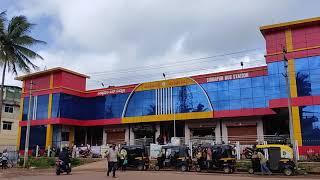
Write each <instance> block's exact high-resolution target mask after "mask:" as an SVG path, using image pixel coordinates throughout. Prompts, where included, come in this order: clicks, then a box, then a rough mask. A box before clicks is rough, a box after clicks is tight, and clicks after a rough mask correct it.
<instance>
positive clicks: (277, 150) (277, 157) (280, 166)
mask: <svg viewBox="0 0 320 180" xmlns="http://www.w3.org/2000/svg"><path fill="white" fill-rule="evenodd" d="M259 151H260V152H262V153H263V154H264V155H265V156H266V158H267V159H268V163H267V167H268V168H269V170H270V171H271V172H272V173H284V174H285V175H287V176H291V175H293V174H294V173H295V170H296V165H295V163H294V161H293V150H292V148H291V147H289V146H287V145H280V144H268V145H257V146H256V147H255V152H259ZM251 162H252V167H251V168H250V169H249V173H250V174H254V173H255V172H261V168H260V160H259V159H258V158H256V157H255V156H253V157H252V158H251Z"/></svg>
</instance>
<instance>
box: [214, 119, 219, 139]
mask: <svg viewBox="0 0 320 180" xmlns="http://www.w3.org/2000/svg"><path fill="white" fill-rule="evenodd" d="M214 134H215V137H216V143H217V144H221V129H220V122H218V123H217V125H216V128H215V129H214Z"/></svg>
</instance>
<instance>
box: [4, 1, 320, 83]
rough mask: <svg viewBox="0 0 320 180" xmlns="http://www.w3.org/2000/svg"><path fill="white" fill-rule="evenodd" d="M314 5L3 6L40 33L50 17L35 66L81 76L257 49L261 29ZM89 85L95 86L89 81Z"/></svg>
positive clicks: (219, 65) (303, 14)
mask: <svg viewBox="0 0 320 180" xmlns="http://www.w3.org/2000/svg"><path fill="white" fill-rule="evenodd" d="M316 4H317V5H316ZM319 4H320V2H319V1H308V3H305V2H302V1H297V0H283V1H278V0H265V1H250V0H239V1H233V0H225V1H216V0H214V1H212V0H203V1H183V0H181V1H180V0H176V1H172V0H158V1H149V0H137V1H124V0H91V1H87V0H67V1H62V0H46V1H43V0H20V1H17V3H16V4H13V5H12V7H10V8H9V9H10V10H11V11H13V12H14V14H25V15H26V16H28V17H30V18H31V20H33V21H35V23H37V24H39V22H40V24H39V26H38V28H39V27H41V28H44V27H42V26H41V21H40V19H41V18H43V17H49V18H50V21H52V22H51V23H49V24H50V25H49V26H48V27H47V29H44V31H48V32H49V34H50V36H52V37H53V38H52V39H53V41H52V42H50V44H49V45H48V46H47V47H45V48H43V49H42V50H41V51H40V52H39V53H40V54H41V55H42V56H44V57H45V59H46V60H45V61H44V62H41V63H40V65H41V67H42V68H43V67H44V66H46V67H47V68H49V67H53V66H64V67H67V68H71V69H72V70H77V71H80V72H97V71H107V70H113V71H119V69H125V68H128V67H136V66H144V65H150V64H166V63H167V64H170V63H175V62H176V61H177V60H181V59H182V60H183V59H188V58H189V59H190V58H198V57H204V56H209V55H214V54H221V53H225V52H232V51H239V50H243V49H248V48H249V49H250V48H257V47H259V48H263V47H264V40H263V37H262V36H261V34H260V32H259V30H258V27H259V26H261V25H265V24H272V23H277V22H283V21H290V20H294V19H301V18H308V17H313V16H317V15H318V13H317V12H318V9H317V7H318V5H319ZM302 6H304V9H305V10H302V9H301V7H302ZM40 38H41V37H40ZM262 54H263V50H260V51H258V52H254V53H252V52H251V53H248V54H242V56H241V57H236V58H234V57H224V58H215V59H213V60H212V62H207V63H197V62H193V63H188V64H187V65H186V64H184V66H183V65H181V67H179V66H169V67H168V68H160V69H151V70H148V71H141V72H139V71H137V72H131V73H122V74H120V73H114V72H113V73H108V74H107V73H106V74H103V75H100V76H95V77H93V78H96V79H101V80H103V79H109V80H107V82H106V83H107V84H108V83H110V84H114V85H115V84H117V79H116V78H118V79H119V78H121V79H127V80H128V82H131V81H132V79H135V80H136V81H144V80H151V79H159V78H161V74H162V72H168V73H173V72H179V71H183V70H185V71H191V70H197V69H201V68H203V69H206V68H207V69H213V68H211V67H216V68H215V69H216V70H225V69H228V68H235V67H237V66H235V65H233V64H236V63H238V62H240V61H244V62H245V67H246V66H247V67H249V66H252V65H258V64H261V62H257V61H256V59H257V58H258V59H260V58H261V57H262ZM262 58H263V57H262ZM199 72H200V71H198V73H199ZM205 72H207V71H205ZM187 74H188V73H181V74H180V76H181V75H187ZM89 75H90V74H89ZM176 76H179V74H178V75H176ZM110 77H111V78H113V80H110ZM135 77H136V78H135ZM122 81H125V80H122ZM7 82H8V81H7ZM10 83H11V81H10ZM118 83H120V81H118ZM121 83H122V82H121ZM96 84H97V83H96ZM90 86H91V87H95V86H94V82H93V83H91V85H90Z"/></svg>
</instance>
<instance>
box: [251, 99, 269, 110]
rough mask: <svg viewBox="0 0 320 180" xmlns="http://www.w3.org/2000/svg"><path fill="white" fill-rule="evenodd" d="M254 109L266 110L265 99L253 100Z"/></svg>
mask: <svg viewBox="0 0 320 180" xmlns="http://www.w3.org/2000/svg"><path fill="white" fill-rule="evenodd" d="M253 107H254V108H264V107H267V106H266V100H265V98H254V99H253Z"/></svg>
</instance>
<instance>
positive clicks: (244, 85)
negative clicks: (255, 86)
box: [240, 78, 252, 88]
mask: <svg viewBox="0 0 320 180" xmlns="http://www.w3.org/2000/svg"><path fill="white" fill-rule="evenodd" d="M240 86H241V88H249V87H251V86H252V85H251V78H244V79H240Z"/></svg>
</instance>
